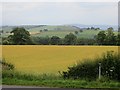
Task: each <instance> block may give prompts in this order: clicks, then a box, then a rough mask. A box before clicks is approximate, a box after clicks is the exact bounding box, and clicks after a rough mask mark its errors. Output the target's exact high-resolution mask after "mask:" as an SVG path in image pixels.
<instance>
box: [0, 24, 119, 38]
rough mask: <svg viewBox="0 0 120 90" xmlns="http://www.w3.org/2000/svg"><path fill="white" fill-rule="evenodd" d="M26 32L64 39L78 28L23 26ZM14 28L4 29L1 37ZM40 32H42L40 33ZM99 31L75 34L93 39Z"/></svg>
mask: <svg viewBox="0 0 120 90" xmlns="http://www.w3.org/2000/svg"><path fill="white" fill-rule="evenodd" d="M24 27H25V29H26V30H28V31H29V32H30V34H31V36H34V37H36V36H37V37H52V36H58V37H60V38H64V37H65V35H67V34H69V33H73V34H75V31H78V32H79V30H80V29H79V28H76V27H73V26H70V25H61V26H50V25H46V26H24ZM13 28H14V27H13V26H11V27H10V26H9V27H4V28H3V30H4V33H3V34H2V36H3V37H7V36H8V35H10V32H11V31H12V29H13ZM44 29H47V30H48V31H44ZM40 30H42V32H40ZM99 31H101V30H83V32H79V33H78V34H75V35H76V36H77V37H79V38H94V36H95V35H97V34H98V32H99ZM114 33H115V34H117V33H118V32H117V31H114Z"/></svg>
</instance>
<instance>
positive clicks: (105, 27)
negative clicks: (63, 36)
mask: <svg viewBox="0 0 120 90" xmlns="http://www.w3.org/2000/svg"><path fill="white" fill-rule="evenodd" d="M71 25H72V26H76V27H79V28H88V27H95V28H100V29H102V30H107V28H109V27H113V28H114V30H115V31H116V30H118V26H117V25H84V24H71Z"/></svg>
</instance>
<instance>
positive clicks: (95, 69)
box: [62, 51, 120, 81]
mask: <svg viewBox="0 0 120 90" xmlns="http://www.w3.org/2000/svg"><path fill="white" fill-rule="evenodd" d="M83 61H84V62H82V63H78V64H77V65H74V66H72V67H68V70H67V71H63V73H62V74H63V77H64V78H73V79H81V78H82V79H89V80H93V79H97V78H98V74H99V63H101V75H102V76H103V77H106V78H109V79H110V80H119V81H120V77H119V76H120V56H119V55H118V54H117V53H114V52H113V51H108V52H107V53H105V54H104V55H103V56H101V57H99V58H96V59H95V60H90V59H86V60H83Z"/></svg>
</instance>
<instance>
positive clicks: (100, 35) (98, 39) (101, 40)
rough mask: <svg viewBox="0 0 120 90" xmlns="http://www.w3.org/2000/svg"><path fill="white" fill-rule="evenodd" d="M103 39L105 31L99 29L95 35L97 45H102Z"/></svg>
mask: <svg viewBox="0 0 120 90" xmlns="http://www.w3.org/2000/svg"><path fill="white" fill-rule="evenodd" d="M105 39H106V34H105V31H100V32H99V33H98V34H97V36H96V40H97V42H98V44H99V45H104V44H105Z"/></svg>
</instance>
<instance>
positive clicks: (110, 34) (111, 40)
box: [106, 27, 116, 45]
mask: <svg viewBox="0 0 120 90" xmlns="http://www.w3.org/2000/svg"><path fill="white" fill-rule="evenodd" d="M115 43H116V36H115V34H114V33H113V28H112V27H110V28H108V29H107V35H106V44H107V45H115Z"/></svg>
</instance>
